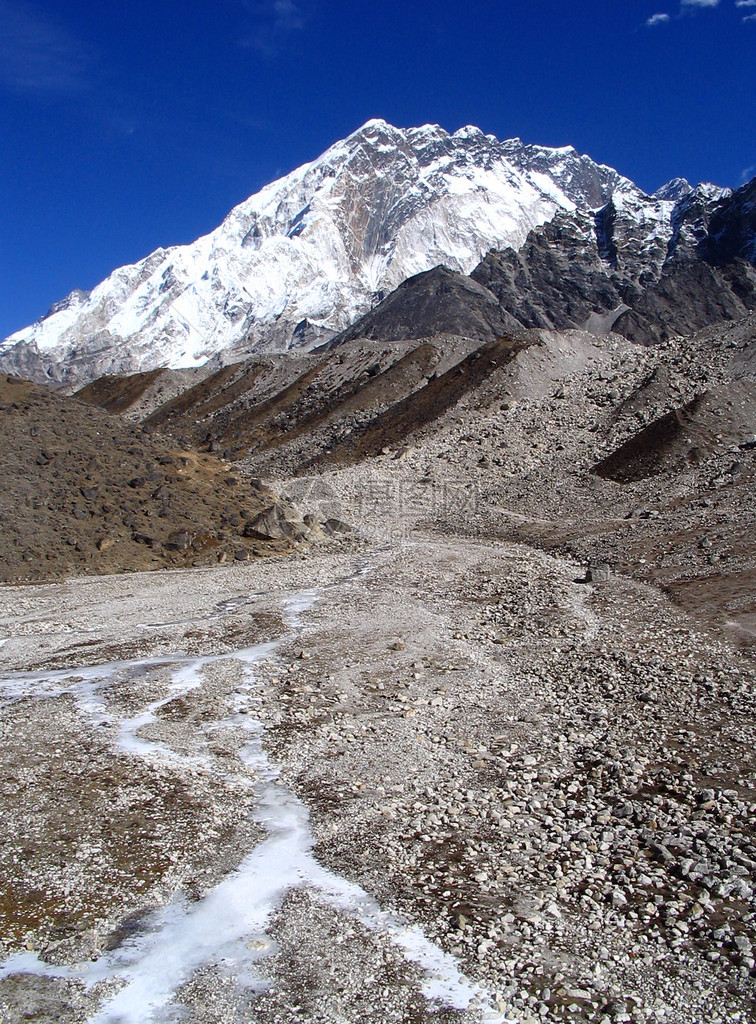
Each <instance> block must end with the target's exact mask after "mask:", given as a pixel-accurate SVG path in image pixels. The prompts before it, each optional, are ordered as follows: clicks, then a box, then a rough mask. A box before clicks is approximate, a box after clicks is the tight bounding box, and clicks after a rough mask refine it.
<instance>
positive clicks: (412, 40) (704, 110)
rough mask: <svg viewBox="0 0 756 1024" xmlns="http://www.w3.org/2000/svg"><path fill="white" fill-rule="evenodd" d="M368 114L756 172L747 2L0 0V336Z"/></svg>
mask: <svg viewBox="0 0 756 1024" xmlns="http://www.w3.org/2000/svg"><path fill="white" fill-rule="evenodd" d="M372 117H383V118H385V119H386V120H388V121H390V122H392V123H393V124H396V125H398V126H400V127H406V126H409V125H418V124H425V123H438V124H441V125H442V126H443V127H444V128H447V129H448V130H450V131H454V130H456V129H457V128H459V127H460V126H462V125H465V124H475V125H478V126H479V127H480V128H482V129H483V130H484V131H485V132H490V133H493V134H495V135H497V136H498V137H499V138H511V137H513V136H520V137H521V138H522V139H524V140H525V141H527V142H536V143H540V144H543V145H554V146H559V145H565V144H568V143H569V144H572V145H574V146H576V147H577V148H578V149H579V150H580V151H581V152H585V153H588V154H589V155H590V156H592V157H593V158H594V159H596V160H599V161H601V162H603V163H607V164H610V165H611V166H613V167H616V168H617V169H618V170H619V171H620V172H621V173H623V174H625V175H627V176H628V177H630V178H632V179H633V180H634V181H636V182H637V183H638V184H639V185H640V186H641V187H642V188H645V189H646V190H647V191H653V190H654V189H655V188H657V187H658V186H659V185H661V184H662V183H663V182H665V181H666V180H668V179H669V178H671V177H675V176H678V175H680V176H683V177H687V178H688V179H689V180H691V181H693V182H696V181H700V180H708V181H715V182H717V183H718V184H722V185H730V186H733V187H737V186H738V185H740V184H742V183H743V182H744V181H745V180H746V179H747V178H749V177H752V176H753V175H755V174H756V0H670V2H666V0H649V2H644V0H638V2H634V0H622V2H618V0H613V2H609V0H586V2H583V3H574V2H572V3H571V2H566V0H561V2H556V0H528V2H520V0H486V2H479V0H467V2H465V3H460V2H458V0H455V2H447V0H434V2H432V3H419V4H418V3H415V4H413V3H406V2H405V3H396V2H393V0H383V2H381V3H372V2H370V0H362V2H360V0H180V2H179V0H174V2H173V3H169V2H167V0H149V2H148V0H127V2H126V3H123V4H110V3H103V4H99V3H92V2H91V0H90V2H87V3H84V2H83V0H0V131H1V132H2V135H1V137H2V149H0V239H1V242H0V338H1V337H4V336H5V335H6V334H8V333H10V332H11V331H14V330H17V329H19V328H21V327H23V326H25V325H26V324H27V323H30V322H31V321H33V320H35V319H36V318H37V317H39V316H40V315H41V314H43V313H44V312H45V311H46V310H47V308H48V307H49V306H50V305H51V304H52V303H53V302H55V301H56V300H58V299H60V298H62V297H63V296H64V295H65V294H67V293H68V292H69V291H70V290H71V289H72V288H75V287H81V288H92V287H93V286H94V285H95V284H97V283H98V282H99V281H100V280H102V279H103V278H104V277H106V276H107V274H108V273H110V271H112V270H113V269H114V268H115V267H117V266H121V265H122V264H124V263H130V262H134V261H136V260H138V259H140V258H141V257H143V256H145V255H147V253H149V252H150V251H152V250H153V249H155V248H157V247H158V246H159V245H166V246H167V245H172V244H175V243H180V242H188V241H191V240H193V239H194V238H196V237H198V236H199V235H201V234H204V233H205V232H207V231H209V230H211V229H212V228H213V227H215V226H216V225H217V224H218V223H219V222H220V221H221V220H222V218H223V217H224V216H225V214H226V213H227V212H228V211H229V210H230V209H231V207H232V206H234V205H235V204H236V203H238V202H240V201H241V200H242V199H244V198H246V197H247V196H248V195H250V194H252V193H253V192H255V191H257V190H258V189H259V188H260V187H261V186H262V185H264V184H266V183H267V182H268V181H271V180H273V179H274V178H276V177H279V176H280V175H282V174H285V173H287V172H288V171H289V170H291V169H293V168H294V167H296V166H298V165H299V164H301V163H303V162H305V161H307V160H311V159H313V158H314V157H316V156H317V155H319V154H320V153H321V152H322V151H323V150H324V149H326V148H327V147H328V146H329V145H330V144H331V143H333V142H335V141H336V140H337V139H339V138H343V137H344V136H345V135H348V134H349V133H350V132H352V131H354V130H355V129H356V128H357V127H359V126H360V125H361V124H362V123H364V122H365V121H367V120H369V119H370V118H372Z"/></svg>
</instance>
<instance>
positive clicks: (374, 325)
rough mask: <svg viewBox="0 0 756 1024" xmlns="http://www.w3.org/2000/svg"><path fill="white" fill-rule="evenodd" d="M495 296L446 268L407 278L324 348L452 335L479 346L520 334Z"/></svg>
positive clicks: (512, 318)
mask: <svg viewBox="0 0 756 1024" xmlns="http://www.w3.org/2000/svg"><path fill="white" fill-rule="evenodd" d="M521 331H522V328H521V324H519V323H518V322H517V321H516V320H515V318H514V317H513V316H510V314H509V313H508V312H507V310H506V309H503V308H502V307H501V305H500V304H499V302H498V300H497V296H496V295H494V294H493V293H492V292H490V291H489V290H488V289H487V288H486V287H484V286H483V285H482V284H480V283H479V282H478V281H475V280H473V279H472V278H470V277H465V276H464V275H463V274H457V273H455V272H454V271H452V270H447V268H446V267H434V269H433V270H428V271H426V272H425V273H423V274H416V275H415V276H414V277H410V278H409V279H408V280H407V281H405V282H404V283H403V284H401V285H399V287H398V288H397V289H396V291H394V292H392V293H391V294H390V295H389V296H388V297H387V298H385V299H384V300H383V301H382V302H381V303H379V305H378V306H376V308H375V309H373V310H372V311H371V312H370V313H367V314H366V315H365V316H363V317H362V318H361V319H359V320H358V321H357V322H356V323H355V324H353V325H352V326H351V327H349V328H348V329H347V330H346V331H344V332H343V333H342V334H339V335H338V336H337V337H336V338H334V339H333V341H332V342H331V343H330V344H329V346H328V347H329V348H335V347H336V346H338V345H339V344H341V343H342V342H346V341H353V340H355V339H357V338H370V339H371V340H374V341H409V340H413V339H417V338H432V337H435V336H436V335H439V334H458V335H462V336H463V337H466V338H477V339H479V340H480V341H493V340H494V339H495V338H499V337H502V336H503V335H510V336H511V335H512V334H519V333H521Z"/></svg>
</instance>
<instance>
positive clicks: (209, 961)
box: [0, 591, 505, 1024]
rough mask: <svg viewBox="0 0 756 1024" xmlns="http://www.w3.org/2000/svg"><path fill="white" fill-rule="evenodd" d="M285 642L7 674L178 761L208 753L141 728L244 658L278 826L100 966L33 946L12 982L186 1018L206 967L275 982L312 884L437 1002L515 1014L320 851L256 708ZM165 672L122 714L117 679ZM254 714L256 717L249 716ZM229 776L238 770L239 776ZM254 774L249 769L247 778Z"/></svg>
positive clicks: (294, 601) (266, 787)
mask: <svg viewBox="0 0 756 1024" xmlns="http://www.w3.org/2000/svg"><path fill="white" fill-rule="evenodd" d="M319 597H320V595H319V594H318V592H316V591H305V592H302V593H299V594H297V595H295V596H293V597H291V598H289V599H288V600H285V601H284V603H283V608H284V613H285V618H286V621H287V624H288V626H289V628H290V629H291V631H292V632H291V634H290V635H289V637H287V638H285V639H287V640H290V639H291V638H292V635H296V634H297V633H298V632H299V630H300V628H301V627H300V616H301V615H302V614H303V613H304V612H305V611H307V610H308V609H309V608H311V607H312V606H313V605H314V604H315V602H316V601H317V600H318V599H319ZM283 642H284V641H283V640H279V641H274V642H271V643H265V644H259V645H257V646H255V647H251V648H248V649H245V650H240V651H237V652H234V653H232V654H224V655H212V656H206V657H199V658H188V657H182V656H177V657H161V658H154V659H141V660H135V661H130V662H129V661H123V662H113V663H109V664H103V665H99V666H95V667H91V668H82V669H75V670H74V669H67V670H62V671H57V672H47V673H37V674H30V673H29V674H27V673H23V674H22V673H14V674H11V675H7V676H4V677H0V707H2V706H7V704H9V703H11V702H13V701H15V700H18V699H20V698H23V697H36V698H44V697H54V696H59V695H61V694H66V693H67V694H71V695H72V696H73V697H74V698H75V700H76V702H77V706H78V708H79V711H80V713H81V714H82V715H84V716H85V717H86V719H88V720H89V721H90V723H91V724H92V725H106V726H109V727H110V728H111V729H112V730H113V735H114V736H115V742H116V746H117V748H118V749H119V750H120V751H122V752H125V753H127V754H129V755H131V756H138V757H142V758H145V759H148V760H150V761H151V762H152V763H159V762H160V761H162V762H164V763H166V764H171V765H172V766H175V765H176V764H177V763H178V764H181V763H186V762H194V763H197V762H198V761H205V760H206V758H205V756H204V755H202V754H197V755H191V756H185V755H179V754H177V753H176V752H175V751H172V750H171V749H169V747H168V746H167V745H165V744H163V743H161V742H159V741H158V742H156V741H153V740H147V739H145V738H143V737H142V736H141V735H140V731H141V730H142V729H143V727H144V726H146V725H148V724H150V723H152V722H154V721H155V720H156V713H157V712H158V711H159V710H160V708H161V707H162V706H163V705H165V704H167V703H168V702H169V701H172V700H175V699H176V698H177V697H180V696H182V695H184V694H187V693H189V692H190V691H191V690H193V689H195V688H196V687H199V686H202V684H203V671H204V669H205V667H206V666H207V665H210V664H213V663H214V664H217V663H218V662H222V661H232V660H233V661H237V662H241V663H242V664H243V666H244V677H245V678H244V684H243V685H242V687H241V688H240V689H241V690H242V692H240V693H237V695H236V707H235V711H234V714H233V715H232V717H230V718H229V719H228V720H227V721H226V722H222V723H220V724H221V725H222V726H223V725H225V726H227V727H229V728H234V729H235V730H238V729H239V728H242V729H244V730H245V732H246V741H245V742H244V745H243V746H242V748H241V750H240V752H239V756H240V758H241V761H242V762H243V764H244V765H245V767H246V768H247V769H248V770H249V772H250V773H251V776H252V778H253V779H256V780H257V781H256V782H254V784H253V785H254V810H253V812H252V814H253V817H254V819H255V820H256V821H257V822H259V823H260V824H261V825H262V826H263V827H264V829H265V831H266V832H267V838H265V839H264V840H263V841H262V842H260V843H258V844H257V845H256V846H255V847H254V848H253V849H252V850H251V852H250V853H249V854H248V855H247V856H246V857H245V859H244V860H243V861H242V863H241V864H240V865H239V867H238V868H237V869H236V870H235V871H234V872H232V873H231V874H229V875H227V876H226V877H225V878H224V879H223V881H221V882H220V883H219V884H218V885H217V886H216V887H215V888H214V889H212V890H211V891H210V892H209V893H208V894H207V895H206V896H205V897H204V898H202V899H200V900H198V901H196V902H189V901H188V900H187V899H186V898H185V897H184V896H183V895H182V894H179V895H177V896H176V897H175V898H174V899H173V901H172V902H171V903H170V904H168V905H167V906H165V907H163V908H161V909H160V910H158V911H155V912H153V913H151V914H150V915H148V916H147V917H146V918H145V920H144V922H143V924H142V925H141V927H140V929H139V930H138V931H137V932H135V933H134V934H133V935H131V936H130V937H129V938H128V939H127V940H126V941H125V942H124V943H123V944H122V945H121V946H119V947H118V948H117V949H115V950H114V951H111V952H107V953H104V954H103V955H101V956H100V957H99V959H98V960H97V961H95V962H90V963H85V964H81V965H74V966H67V967H59V966H54V965H50V964H47V963H45V962H44V961H42V960H41V959H40V958H39V957H38V955H37V954H35V953H23V954H19V955H17V956H14V957H12V958H11V959H9V960H8V961H6V962H5V963H4V964H1V965H0V978H5V977H7V976H9V975H11V974H16V973H21V972H23V973H30V974H35V975H38V976H44V977H49V978H55V977H59V978H71V979H80V980H81V981H83V982H84V984H85V985H86V986H87V988H90V987H91V986H93V985H94V984H96V983H98V982H103V981H106V980H111V981H114V982H116V983H118V982H120V987H118V988H117V990H116V991H115V993H114V994H113V995H111V996H110V997H108V998H106V999H105V1001H104V1002H103V1003H102V1005H101V1006H100V1008H99V1010H98V1011H97V1012H96V1014H95V1015H94V1016H93V1017H91V1018H90V1020H91V1021H92V1024H145V1022H148V1021H154V1022H158V1021H167V1020H170V1019H175V1018H174V1013H173V1011H175V1009H176V1001H175V997H176V992H177V990H178V989H179V987H180V986H181V985H182V984H184V983H185V982H186V981H188V980H189V978H190V977H191V976H192V974H193V972H194V971H196V970H197V969H198V968H200V967H202V966H203V965H215V966H218V967H220V968H221V969H222V970H223V971H225V972H226V973H228V974H230V975H232V976H233V977H234V978H236V979H237V981H239V982H240V983H242V984H245V985H246V986H248V987H249V988H251V989H252V990H253V991H255V990H256V991H261V990H262V989H263V988H264V987H265V985H266V982H264V981H263V979H262V977H261V976H260V974H259V973H258V972H257V971H256V970H255V964H256V962H258V961H259V960H260V959H261V958H263V957H265V956H267V955H269V954H270V953H271V952H273V950H274V948H275V947H274V943H273V942H272V941H271V940H270V939H269V938H268V937H267V935H266V931H267V929H268V927H269V922H270V919H271V916H272V914H273V912H274V911H275V910H276V909H277V908H278V907H279V906H280V905H281V903H282V902H283V900H284V898H285V896H286V894H287V893H288V892H290V891H291V890H293V889H296V888H298V887H306V888H309V889H311V890H313V891H315V892H317V893H318V894H319V897H320V898H321V899H322V900H324V901H326V902H328V903H330V904H331V905H333V906H335V907H337V908H339V909H340V910H342V911H346V912H348V913H349V914H350V915H352V916H353V918H354V919H355V920H357V921H359V922H360V923H361V924H362V925H363V926H365V927H366V928H368V929H370V930H371V931H373V932H377V933H380V934H381V935H383V936H384V937H385V938H387V939H388V940H390V941H391V942H392V943H393V944H394V945H395V946H397V947H398V948H400V949H401V950H402V951H403V954H404V956H405V957H406V959H407V960H408V961H410V962H411V963H414V964H416V965H418V966H419V967H420V968H422V971H423V973H424V981H423V984H422V991H423V995H424V996H425V998H426V999H427V1000H428V1002H429V1010H432V1009H433V1008H439V1007H440V1006H446V1007H451V1008H455V1009H458V1010H470V1011H474V1012H475V1017H476V1018H478V1019H481V1020H487V1021H492V1022H494V1024H495V1022H503V1021H504V1020H505V1018H504V1017H503V1016H502V1015H501V1014H500V1013H499V1012H498V1011H496V1010H495V1009H494V1005H493V1003H492V1000H491V998H490V995H489V994H488V993H487V992H486V991H484V990H483V989H482V988H481V987H479V986H478V985H477V984H476V983H474V982H472V981H470V980H469V979H467V978H466V977H465V976H464V975H463V973H462V972H461V970H460V967H459V964H458V962H457V961H456V960H455V959H454V958H453V957H451V956H449V955H447V954H445V953H444V952H443V951H442V950H441V949H440V948H439V947H437V946H436V945H434V944H433V943H432V942H430V941H429V940H428V939H427V938H426V937H425V936H424V935H423V933H422V931H421V930H420V929H419V928H418V927H414V926H411V925H408V924H406V923H405V922H403V921H402V920H400V919H399V918H398V917H397V916H395V915H393V914H390V913H387V912H385V911H383V910H382V909H381V908H380V907H379V906H378V904H377V903H376V902H375V900H373V899H372V898H371V897H370V896H369V895H368V894H367V893H366V892H365V891H364V890H363V889H362V888H360V887H359V886H357V885H354V884H352V883H351V882H349V881H347V880H346V879H344V878H340V877H338V876H337V875H335V874H333V873H331V872H329V871H327V870H326V869H324V868H323V867H322V866H321V865H320V864H319V863H318V861H317V860H316V859H315V857H314V856H313V853H312V846H313V838H312V833H311V830H310V823H309V814H308V810H307V808H306V806H305V805H304V804H303V803H302V802H301V801H300V800H299V799H298V797H297V796H296V795H295V794H294V793H293V792H292V791H291V790H289V789H288V788H287V787H286V786H283V785H281V784H280V780H279V772H278V769H277V768H276V766H275V765H274V764H272V763H271V761H270V760H269V759H268V757H267V755H266V753H265V750H264V748H263V735H264V734H263V727H262V725H261V723H260V722H258V721H256V720H255V719H254V716H253V715H251V714H248V713H247V711H248V707H249V704H250V702H251V701H254V696H253V690H254V686H255V675H254V669H255V665H256V664H257V663H258V662H260V661H262V660H263V659H266V658H268V657H270V656H271V655H272V654H273V653H274V652H275V650H276V649H277V648H278V647H279V646H280V644H281V643H283ZM156 669H159V670H161V671H166V670H168V671H169V675H170V678H169V681H168V683H167V691H168V692H167V693H166V694H165V695H164V696H162V697H161V698H160V699H159V700H156V701H154V702H152V703H150V704H148V705H147V706H146V707H145V708H143V709H142V710H140V711H139V713H138V714H135V715H134V716H133V717H131V718H128V717H118V716H117V715H116V714H115V713H114V712H113V711H112V709H111V707H110V705H109V702H108V687H109V686H110V685H112V683H113V682H114V681H115V680H116V679H117V678H118V679H121V680H122V679H123V677H124V676H128V675H130V674H132V675H133V674H135V673H137V674H141V673H145V672H150V671H152V670H156ZM242 712H244V713H242ZM225 777H226V778H229V779H230V778H232V774H231V773H227V774H226V776H225ZM239 777H240V778H241V777H243V778H244V779H245V780H246V781H248V776H247V775H246V774H244V775H241V774H240V776H239Z"/></svg>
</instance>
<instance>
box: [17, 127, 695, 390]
mask: <svg viewBox="0 0 756 1024" xmlns="http://www.w3.org/2000/svg"><path fill="white" fill-rule="evenodd" d="M689 194H690V186H688V184H687V182H684V181H681V180H679V179H676V180H675V181H673V182H671V183H670V184H669V185H668V186H665V188H664V189H662V190H660V191H659V192H658V193H656V195H654V196H652V197H650V196H647V195H645V194H644V193H643V192H642V191H641V190H640V189H639V188H637V187H636V186H635V185H633V183H632V182H630V181H629V180H627V179H626V178H623V177H621V176H620V175H619V174H618V173H617V172H616V171H614V170H612V169H611V168H609V167H605V166H602V165H599V164H596V163H594V161H592V160H591V159H589V158H588V157H586V156H581V155H579V154H578V153H577V152H576V151H575V150H574V149H572V148H564V149H547V148H543V147H538V146H530V145H525V144H523V143H522V142H521V141H520V140H519V139H512V140H508V141H505V142H500V141H499V140H497V139H496V138H495V137H494V136H492V135H484V134H483V133H482V132H481V131H480V130H479V129H477V128H472V127H466V128H462V129H460V130H459V131H457V132H455V133H454V134H449V133H448V132H446V131H444V130H443V129H442V128H440V127H438V126H437V125H426V126H424V127H421V128H410V129H398V128H394V127H392V126H391V125H389V124H387V123H386V122H385V121H380V120H375V121H369V122H368V123H367V124H366V125H364V126H363V127H362V128H360V129H359V130H358V131H357V132H355V133H354V134H353V135H350V136H349V137H348V138H347V139H345V140H344V141H342V142H338V143H336V144H335V145H334V146H332V147H331V148H330V149H329V150H328V151H327V152H326V153H324V154H323V156H321V157H320V158H319V159H317V160H315V161H314V162H313V163H310V164H305V165H304V166H303V167H300V168H298V169H297V170H295V171H293V172H292V173H291V174H288V175H287V176H286V177H284V178H281V179H280V180H279V181H276V182H274V183H273V184H271V185H268V186H266V187H265V188H264V189H262V191H260V192H259V193H257V194H256V195H254V196H252V197H251V198H250V199H248V200H246V202H244V203H241V204H240V205H239V206H237V207H236V208H235V209H234V210H232V211H231V213H230V214H229V215H228V217H227V218H226V219H225V220H224V221H223V223H222V224H221V225H220V226H219V227H218V228H217V229H216V230H215V231H213V232H211V233H210V234H209V235H205V236H204V237H202V238H200V239H198V240H197V241H196V242H194V243H192V244H190V245H183V246H175V247H172V248H170V249H158V250H156V251H155V252H153V253H152V254H151V255H149V256H148V257H147V258H146V259H144V260H142V261H141V262H139V263H136V264H133V265H132V266H126V267H121V268H120V269H118V270H116V271H114V272H113V273H112V274H111V275H110V277H109V278H107V280H105V281H103V282H102V283H101V284H100V285H98V286H97V287H96V288H95V289H94V290H93V291H92V292H91V293H89V294H87V293H85V292H81V291H75V292H72V293H71V295H69V296H68V298H67V299H64V300H63V301H62V302H59V303H57V304H56V305H55V306H54V307H53V308H52V309H51V311H50V312H49V313H48V314H47V316H45V317H43V318H42V319H41V320H39V321H38V322H37V323H35V324H34V325H32V326H31V327H28V328H26V329H24V330H21V331H18V332H17V333H16V334H13V335H11V336H10V337H9V338H7V339H6V340H5V341H4V342H3V344H2V347H0V363H2V365H3V366H5V367H6V368H9V369H14V370H16V371H17V372H22V373H25V374H26V375H28V376H34V377H37V378H38V379H47V380H53V381H69V382H75V381H86V380H89V379H92V378H93V377H96V376H99V375H101V374H103V373H121V372H131V371H136V370H144V369H150V368H153V367H157V366H171V367H182V366H197V365H200V364H202V363H204V362H205V361H207V360H208V359H210V358H211V357H212V356H215V355H217V354H219V353H223V354H224V358H231V359H232V358H236V357H238V356H239V355H240V354H241V353H243V352H249V351H254V350H255V349H266V350H275V349H279V350H280V349H286V348H288V347H291V346H293V345H299V346H308V345H312V344H314V343H315V342H317V341H320V340H323V339H324V338H327V337H330V336H332V335H333V334H335V333H336V332H338V331H339V330H341V329H343V328H345V327H346V326H348V325H349V324H350V323H352V322H353V321H354V320H355V319H356V318H357V317H358V316H360V315H361V314H363V313H364V312H365V311H366V310H368V309H369V308H370V307H371V305H372V304H374V302H375V301H376V300H377V299H379V298H381V297H382V296H383V295H384V294H386V293H388V292H389V291H391V290H392V289H393V288H395V287H396V286H397V285H399V284H400V283H401V282H402V281H404V280H405V279H406V278H408V277H410V276H411V275H413V274H417V273H419V272H421V271H425V270H429V269H431V268H432V267H434V266H436V265H438V264H444V265H445V266H447V267H448V268H450V269H452V270H455V271H460V272H462V273H465V274H466V273H469V272H470V271H471V270H472V269H473V268H474V267H475V266H476V265H477V264H478V263H479V262H480V260H481V259H482V258H483V257H484V256H485V254H486V253H487V252H488V251H489V250H491V249H496V250H500V249H506V248H513V249H515V250H517V249H519V248H520V246H522V244H523V243H524V242H525V239H526V238H527V236H528V233H529V232H530V231H531V230H532V229H533V228H535V227H537V226H539V225H541V224H544V223H545V222H547V221H550V220H551V219H552V218H553V217H554V215H555V214H556V213H557V212H562V213H566V214H574V215H576V216H578V217H580V218H581V219H585V221H586V223H587V224H591V225H592V224H593V222H594V219H595V214H596V212H597V211H599V210H602V209H605V210H608V211H609V214H610V215H611V218H612V223H614V221H616V220H617V217H618V215H619V216H620V217H621V219H622V220H623V222H627V221H628V220H629V221H630V222H631V223H632V225H633V226H634V227H633V232H632V234H633V236H634V238H635V242H634V244H636V245H639V246H640V248H641V249H643V250H645V252H644V255H645V257H647V258H650V259H651V262H652V263H654V264H655V265H660V263H661V261H663V258H664V254H665V252H666V247H667V244H668V242H669V239H670V237H671V236H672V234H673V233H674V231H675V229H676V225H675V210H676V208H677V207H678V205H679V204H681V203H685V202H686V199H687V197H688V195H689ZM600 219H601V218H600V217H599V219H598V222H597V225H598V226H597V230H602V228H601V224H600ZM605 219H606V218H605Z"/></svg>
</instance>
